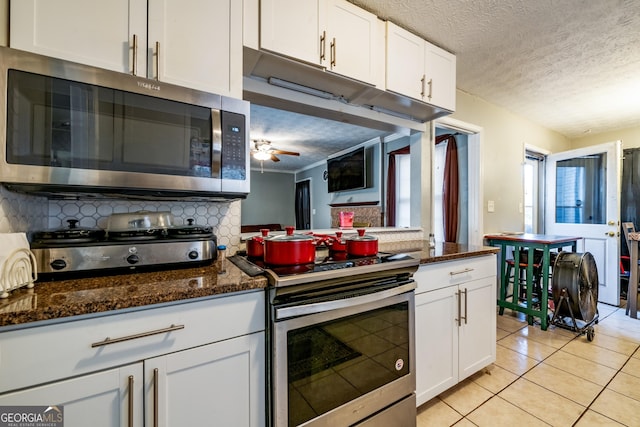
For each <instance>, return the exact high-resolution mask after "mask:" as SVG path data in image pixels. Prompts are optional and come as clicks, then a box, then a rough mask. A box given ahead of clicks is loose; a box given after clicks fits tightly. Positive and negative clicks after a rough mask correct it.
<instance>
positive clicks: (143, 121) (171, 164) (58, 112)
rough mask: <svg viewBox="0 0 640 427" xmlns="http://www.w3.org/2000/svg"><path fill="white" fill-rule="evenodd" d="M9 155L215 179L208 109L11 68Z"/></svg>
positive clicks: (29, 161) (34, 161)
mask: <svg viewBox="0 0 640 427" xmlns="http://www.w3.org/2000/svg"><path fill="white" fill-rule="evenodd" d="M7 94H8V97H7V161H8V162H9V163H15V164H26V165H35V166H53V167H62V168H81V169H93V170H110V171H127V172H140V173H155V174H167V175H180V176H203V177H218V175H219V170H213V168H214V167H218V168H219V165H213V164H212V118H211V109H209V108H206V107H201V106H195V105H190V104H185V103H181V102H176V101H171V100H167V99H162V98H155V97H152V96H147V95H141V94H137V93H131V92H125V91H122V90H114V89H109V88H105V87H101V86H97V85H90V84H85V83H79V82H74V81H69V80H65V79H59V78H52V77H47V76H42V75H38V74H33V73H27V72H23V71H17V70H9V74H8V91H7Z"/></svg>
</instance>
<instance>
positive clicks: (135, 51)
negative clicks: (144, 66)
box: [132, 34, 138, 76]
mask: <svg viewBox="0 0 640 427" xmlns="http://www.w3.org/2000/svg"><path fill="white" fill-rule="evenodd" d="M132 62H133V75H134V76H137V75H138V35H137V34H134V35H133V61H132Z"/></svg>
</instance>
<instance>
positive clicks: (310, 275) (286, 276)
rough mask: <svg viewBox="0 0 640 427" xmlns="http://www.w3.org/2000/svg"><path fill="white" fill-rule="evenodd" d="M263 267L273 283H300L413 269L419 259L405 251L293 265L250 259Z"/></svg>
mask: <svg viewBox="0 0 640 427" xmlns="http://www.w3.org/2000/svg"><path fill="white" fill-rule="evenodd" d="M249 261H250V262H252V263H254V264H255V265H257V266H258V267H261V268H263V269H264V271H265V273H266V274H267V278H268V279H269V282H270V284H271V285H273V286H275V287H283V286H292V285H301V284H305V283H312V282H320V281H335V280H338V279H340V278H345V277H353V276H357V275H372V274H374V275H375V274H378V273H380V272H388V271H389V270H394V269H398V270H402V269H406V268H409V269H411V270H415V268H417V266H418V265H419V263H420V260H419V259H417V258H414V257H412V256H410V255H408V254H388V253H379V254H378V255H376V256H372V257H361V258H349V259H346V260H333V258H331V257H327V258H321V259H319V260H316V262H315V263H312V264H302V265H293V266H269V265H266V264H265V263H264V262H263V261H261V260H252V259H249Z"/></svg>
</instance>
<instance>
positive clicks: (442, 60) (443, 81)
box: [423, 43, 456, 111]
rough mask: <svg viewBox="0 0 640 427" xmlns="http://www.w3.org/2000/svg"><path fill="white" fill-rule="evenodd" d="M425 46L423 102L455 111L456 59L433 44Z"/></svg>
mask: <svg viewBox="0 0 640 427" xmlns="http://www.w3.org/2000/svg"><path fill="white" fill-rule="evenodd" d="M425 45H426V47H425V55H424V72H425V76H426V77H425V79H426V83H425V84H426V91H425V96H424V98H423V100H424V101H425V102H428V103H429V104H431V105H436V106H438V107H442V108H446V109H447V110H450V111H455V109H456V57H455V55H453V54H451V53H449V52H447V51H446V50H444V49H440V48H439V47H438V46H434V45H432V44H431V43H425Z"/></svg>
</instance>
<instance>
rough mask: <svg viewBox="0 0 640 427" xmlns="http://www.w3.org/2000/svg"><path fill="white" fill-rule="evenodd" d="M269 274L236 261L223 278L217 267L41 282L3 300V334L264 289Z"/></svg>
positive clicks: (0, 315)
mask: <svg viewBox="0 0 640 427" xmlns="http://www.w3.org/2000/svg"><path fill="white" fill-rule="evenodd" d="M266 286H267V279H266V278H265V277H264V276H257V277H249V276H247V275H246V274H244V273H243V272H242V271H241V270H239V269H238V268H237V267H236V266H235V265H233V264H232V263H227V267H226V272H225V273H224V274H218V272H217V270H216V268H215V266H214V265H211V266H205V267H198V268H188V269H175V270H167V271H155V272H138V273H132V274H121V275H113V276H102V277H89V278H78V279H72V280H61V281H48V282H47V281H42V282H40V281H37V282H36V283H35V286H34V288H33V289H26V288H22V289H18V290H15V291H13V292H11V295H10V296H9V298H6V299H2V300H0V331H1V328H2V327H4V326H9V325H22V324H25V323H28V322H39V321H52V320H64V319H65V318H67V317H69V316H80V315H89V314H96V313H105V312H108V311H111V310H120V309H134V308H140V307H143V306H148V305H151V304H161V303H170V302H176V301H181V300H187V299H192V298H202V297H211V296H216V295H220V294H225V293H230V292H240V291H248V290H253V289H256V290H258V289H263V288H265V287H266Z"/></svg>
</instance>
